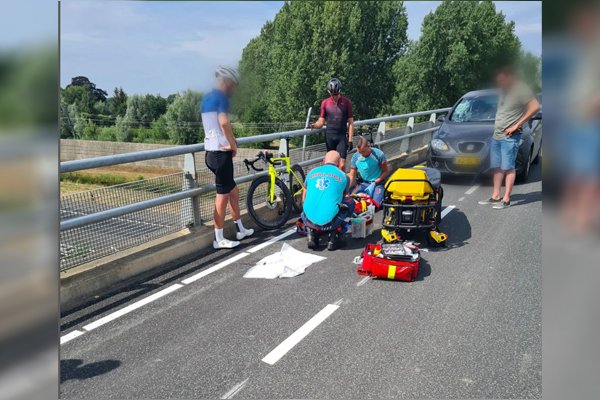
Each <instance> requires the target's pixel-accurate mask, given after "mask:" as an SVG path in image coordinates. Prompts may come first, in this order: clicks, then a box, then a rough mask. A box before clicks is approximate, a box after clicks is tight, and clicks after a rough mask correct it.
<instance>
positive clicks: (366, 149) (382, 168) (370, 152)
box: [349, 136, 389, 208]
mask: <svg viewBox="0 0 600 400" xmlns="http://www.w3.org/2000/svg"><path fill="white" fill-rule="evenodd" d="M356 150H357V152H356V153H354V155H353V156H352V159H351V161H350V174H349V176H350V179H351V187H352V185H354V183H355V182H356V181H357V177H356V172H357V171H358V174H359V175H360V178H361V182H360V183H358V184H356V186H355V187H354V190H353V191H352V193H356V194H358V193H366V194H368V195H369V196H370V197H371V198H373V200H374V201H375V202H376V203H377V207H378V208H379V207H381V202H382V201H383V192H384V187H383V184H384V182H385V179H386V178H387V176H388V173H389V170H388V165H387V159H386V158H385V154H383V151H381V150H379V149H377V148H371V145H370V143H369V141H368V140H367V139H366V138H364V137H362V136H361V137H360V139H359V140H358V145H357V146H356Z"/></svg>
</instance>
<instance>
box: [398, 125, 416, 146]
mask: <svg viewBox="0 0 600 400" xmlns="http://www.w3.org/2000/svg"><path fill="white" fill-rule="evenodd" d="M414 128H415V118H414V117H410V118H409V119H408V121H406V128H405V129H404V134H405V135H408V134H411V133H412V131H413V129H414ZM412 142H413V140H412V138H408V139H406V140H402V141H401V142H400V153H409V152H410V149H412V148H413V146H412Z"/></svg>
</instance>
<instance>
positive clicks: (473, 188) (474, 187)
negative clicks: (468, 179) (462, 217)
mask: <svg viewBox="0 0 600 400" xmlns="http://www.w3.org/2000/svg"><path fill="white" fill-rule="evenodd" d="M479 186H481V185H473V186H471V188H470V189H469V190H467V191H466V192H465V194H473V193H474V192H475V191H476V190H477V189H478V188H479Z"/></svg>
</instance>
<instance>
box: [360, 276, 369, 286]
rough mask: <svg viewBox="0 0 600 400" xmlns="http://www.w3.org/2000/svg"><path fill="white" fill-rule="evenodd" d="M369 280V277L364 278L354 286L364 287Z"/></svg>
mask: <svg viewBox="0 0 600 400" xmlns="http://www.w3.org/2000/svg"><path fill="white" fill-rule="evenodd" d="M370 280H371V277H370V276H365V277H364V278H362V279H361V280H360V281H358V283H357V284H356V286H358V287H361V286H362V285H364V284H365V283H367V282H369V281H370Z"/></svg>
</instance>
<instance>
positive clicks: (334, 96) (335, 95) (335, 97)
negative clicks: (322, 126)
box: [329, 92, 342, 101]
mask: <svg viewBox="0 0 600 400" xmlns="http://www.w3.org/2000/svg"><path fill="white" fill-rule="evenodd" d="M329 95H330V96H331V98H332V99H334V100H335V101H338V100H339V98H340V97H341V96H342V94H341V93H336V94H333V93H331V92H329Z"/></svg>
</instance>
